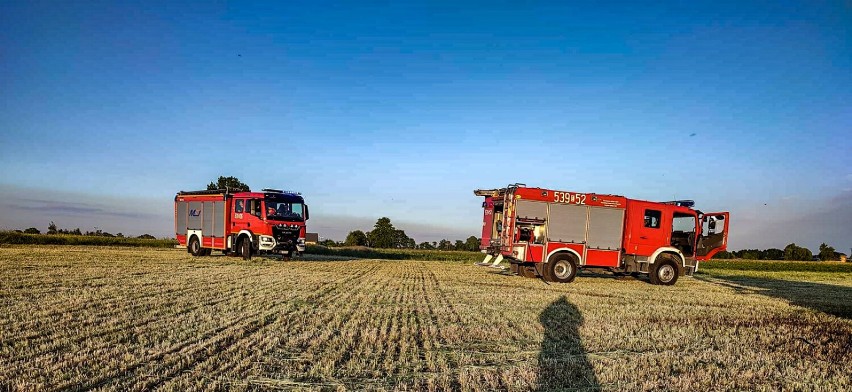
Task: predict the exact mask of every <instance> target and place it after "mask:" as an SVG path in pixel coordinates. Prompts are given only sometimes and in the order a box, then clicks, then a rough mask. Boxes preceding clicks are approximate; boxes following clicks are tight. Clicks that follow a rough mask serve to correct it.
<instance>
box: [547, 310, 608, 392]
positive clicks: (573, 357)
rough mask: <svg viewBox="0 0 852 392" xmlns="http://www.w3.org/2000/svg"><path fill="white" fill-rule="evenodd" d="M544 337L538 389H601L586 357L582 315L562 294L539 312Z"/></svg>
mask: <svg viewBox="0 0 852 392" xmlns="http://www.w3.org/2000/svg"><path fill="white" fill-rule="evenodd" d="M539 321H540V322H541V325H542V326H543V327H544V339H543V340H542V342H541V351H540V352H539V357H538V364H539V370H538V388H537V390H538V391H564V390H574V391H576V390H579V391H594V390H598V389H600V385H599V384H598V380H597V377H595V372H594V369H593V368H592V365H591V364H590V363H589V362H588V360H587V358H586V351H585V349H584V348H583V342H582V341H581V339H580V334H579V331H578V330H579V327H580V325H582V324H583V316H582V315H581V314H580V311H579V310H578V309H577V307H576V306H574V304H572V303H570V302H568V298H566V297H565V296H564V295H563V296H561V297H559V299H558V300H556V301H554V302H553V303H551V304H550V305H548V307H547V308H545V309H544V311H542V312H541V315H540V316H539Z"/></svg>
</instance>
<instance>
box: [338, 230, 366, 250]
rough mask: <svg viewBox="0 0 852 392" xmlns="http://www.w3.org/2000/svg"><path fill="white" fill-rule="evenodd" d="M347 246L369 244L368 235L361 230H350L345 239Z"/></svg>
mask: <svg viewBox="0 0 852 392" xmlns="http://www.w3.org/2000/svg"><path fill="white" fill-rule="evenodd" d="M343 245H345V246H367V235H366V234H364V232H363V231H361V230H353V231H350V232H349V234H347V235H346V240H345V241H343Z"/></svg>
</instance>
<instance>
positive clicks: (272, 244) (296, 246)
mask: <svg viewBox="0 0 852 392" xmlns="http://www.w3.org/2000/svg"><path fill="white" fill-rule="evenodd" d="M257 248H258V249H259V250H264V251H270V252H277V253H287V252H291V251H293V250H295V251H297V252H300V253H301V252H304V251H305V239H304V238H298V239H296V241H295V242H294V241H292V240H290V241H278V240H276V239H275V237H272V236H268V235H260V236H258V244H257Z"/></svg>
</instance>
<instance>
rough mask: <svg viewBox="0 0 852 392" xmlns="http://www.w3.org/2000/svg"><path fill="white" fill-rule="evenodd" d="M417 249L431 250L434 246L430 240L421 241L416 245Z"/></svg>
mask: <svg viewBox="0 0 852 392" xmlns="http://www.w3.org/2000/svg"><path fill="white" fill-rule="evenodd" d="M417 249H426V250H432V249H435V247H434V246H432V243H431V242H421V243H420V244H419V245H417Z"/></svg>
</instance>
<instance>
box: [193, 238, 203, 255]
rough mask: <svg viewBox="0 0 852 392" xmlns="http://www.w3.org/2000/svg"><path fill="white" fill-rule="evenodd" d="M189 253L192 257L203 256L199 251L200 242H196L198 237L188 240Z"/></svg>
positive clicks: (201, 250)
mask: <svg viewBox="0 0 852 392" xmlns="http://www.w3.org/2000/svg"><path fill="white" fill-rule="evenodd" d="M189 253H190V254H192V255H193V256H204V250H203V249H201V242H200V241H198V237H196V236H192V238H190V239H189Z"/></svg>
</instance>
